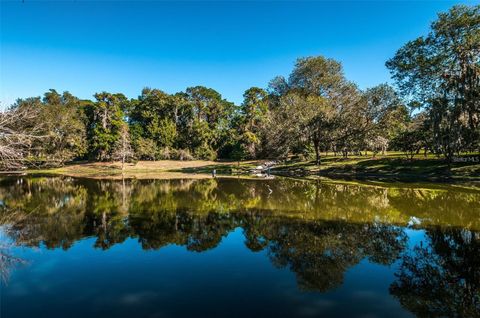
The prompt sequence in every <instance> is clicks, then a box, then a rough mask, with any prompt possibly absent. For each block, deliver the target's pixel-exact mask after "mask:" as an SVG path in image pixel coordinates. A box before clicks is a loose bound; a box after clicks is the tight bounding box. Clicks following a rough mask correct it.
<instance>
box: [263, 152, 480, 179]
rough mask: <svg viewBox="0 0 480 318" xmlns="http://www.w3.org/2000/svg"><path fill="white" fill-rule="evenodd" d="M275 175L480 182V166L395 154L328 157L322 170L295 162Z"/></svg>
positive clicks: (285, 164) (281, 167) (277, 168)
mask: <svg viewBox="0 0 480 318" xmlns="http://www.w3.org/2000/svg"><path fill="white" fill-rule="evenodd" d="M477 156H478V154H477ZM272 171H274V172H280V173H282V172H283V173H287V174H307V175H311V174H319V175H324V176H330V177H341V176H351V177H362V178H365V179H369V178H372V179H373V178H382V177H383V178H386V179H401V180H406V181H407V180H412V181H416V180H419V181H421V180H430V181H436V180H438V181H440V180H448V179H462V180H471V181H478V180H479V179H480V162H454V163H452V164H451V165H450V167H449V166H448V164H447V163H446V162H445V160H443V159H439V158H437V157H435V156H433V155H431V154H430V155H427V156H426V157H425V156H423V154H421V155H416V156H415V157H414V158H413V159H411V160H410V159H407V158H406V157H405V156H404V155H403V154H401V153H398V152H392V153H388V154H387V155H385V156H379V155H377V156H376V157H373V156H372V154H367V155H363V156H349V157H348V158H342V157H341V156H332V155H329V156H326V155H324V156H323V157H322V162H321V164H320V165H319V166H318V165H316V164H315V162H314V161H295V160H291V161H286V162H285V163H283V164H281V165H278V166H277V167H275V168H274V169H272Z"/></svg>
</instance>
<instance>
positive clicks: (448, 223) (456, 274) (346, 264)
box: [0, 178, 480, 318]
mask: <svg viewBox="0 0 480 318" xmlns="http://www.w3.org/2000/svg"><path fill="white" fill-rule="evenodd" d="M269 189H270V190H273V191H270V190H269ZM0 198H1V202H2V203H3V204H4V206H5V207H6V208H4V209H3V210H2V211H4V212H5V213H4V215H3V216H7V217H10V219H8V218H7V221H3V223H7V224H10V223H11V224H13V226H10V227H9V228H6V227H5V226H3V225H1V228H0V243H1V244H2V246H3V247H2V250H1V252H3V254H2V255H4V256H5V255H14V256H15V257H18V258H20V259H22V260H24V261H25V262H26V263H25V264H16V265H15V266H10V267H9V266H3V267H2V266H1V264H0V269H1V268H9V269H10V271H9V272H10V273H11V276H10V278H9V279H8V281H7V282H6V283H2V290H1V292H2V293H1V304H2V308H1V314H2V318H4V317H7V318H8V317H29V318H30V317H36V316H39V314H38V313H42V315H41V316H45V317H62V318H63V317H97V316H100V317H224V316H228V317H318V316H326V317H385V316H387V317H411V316H413V314H414V313H415V312H417V313H418V312H422V311H423V310H426V311H425V312H427V313H428V314H429V315H430V316H452V315H456V316H466V317H469V316H475V314H476V309H477V308H480V304H477V303H475V302H474V301H475V293H478V291H479V290H480V287H479V282H476V281H475V279H476V278H477V280H478V277H479V276H478V275H479V274H478V269H479V268H480V260H479V255H480V234H479V232H478V228H479V227H480V222H479V217H478V215H479V214H480V210H479V206H480V205H479V204H478V201H479V198H480V194H479V193H478V192H475V191H460V190H458V189H448V188H442V189H441V190H437V189H417V188H414V187H409V186H403V187H401V188H400V187H399V188H381V187H370V186H359V185H343V184H333V185H330V184H323V183H321V182H307V181H299V180H290V179H283V178H278V179H275V180H268V181H258V180H256V181H254V180H235V179H209V180H172V181H166V180H155V181H151V180H143V181H140V180H129V181H125V182H111V181H93V180H84V179H71V178H68V179H61V178H38V179H35V178H31V179H28V178H25V179H22V182H16V181H15V179H8V178H7V179H0ZM0 206H1V204H0ZM9 207H15V210H14V211H16V212H15V213H13V214H9V213H8V211H9V210H8V208H9ZM17 213H18V214H17ZM0 217H1V215H0ZM17 219H18V220H17ZM1 220H2V219H0V221H1ZM8 220H10V221H8ZM0 224H2V222H0ZM7 230H8V235H4V233H3V232H5V231H7ZM15 244H17V245H15ZM5 259H6V258H2V262H3V261H4V260H5ZM5 264H6V263H5ZM5 264H4V265H5ZM431 268H433V269H434V270H435V271H433V272H432V271H430V269H431ZM417 282H424V283H423V285H418V284H417ZM456 282H459V283H456ZM464 285H465V286H466V285H468V288H464ZM446 286H448V287H446ZM418 288H420V289H418ZM472 295H473V296H472ZM477 299H478V297H477ZM465 300H467V301H472V300H473V303H472V302H471V303H465ZM25 304H28V306H27V305H25ZM432 304H434V305H432ZM437 304H440V305H437ZM418 306H419V307H418ZM442 306H443V307H442ZM476 306H477V307H476ZM478 311H480V310H478ZM479 316H480V315H479Z"/></svg>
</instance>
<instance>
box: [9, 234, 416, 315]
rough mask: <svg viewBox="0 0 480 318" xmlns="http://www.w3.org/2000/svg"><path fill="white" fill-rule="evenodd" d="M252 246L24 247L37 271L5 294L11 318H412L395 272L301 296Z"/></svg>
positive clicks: (376, 270) (239, 242)
mask: <svg viewBox="0 0 480 318" xmlns="http://www.w3.org/2000/svg"><path fill="white" fill-rule="evenodd" d="M244 241H245V238H244V236H243V234H242V229H240V228H237V229H236V230H235V231H233V232H231V233H230V234H229V235H228V236H227V237H226V238H224V239H223V240H222V242H221V243H220V244H219V245H218V246H217V247H216V248H214V249H211V250H208V251H204V252H201V253H198V252H189V251H186V249H185V248H184V247H182V246H176V245H169V246H166V247H164V248H161V249H160V250H150V251H145V250H142V249H141V247H140V245H139V244H138V243H137V241H136V240H135V239H128V240H127V241H125V242H124V243H122V244H117V245H114V246H112V247H111V248H110V249H108V250H105V251H102V250H100V249H94V248H93V247H92V246H93V244H94V239H84V240H81V241H79V242H77V243H75V244H74V245H73V246H72V247H71V248H70V249H68V250H67V251H64V250H61V249H54V250H47V249H44V248H41V249H37V250H34V249H29V248H16V251H15V252H16V254H17V255H18V256H21V257H23V258H25V259H28V260H29V264H28V265H25V266H22V267H21V268H19V269H17V270H15V271H14V273H13V275H12V277H11V284H8V285H7V286H3V288H2V289H3V291H2V303H3V304H4V306H3V313H4V314H5V316H4V317H31V316H32V315H33V314H34V313H38V312H42V313H44V314H45V316H48V317H65V314H66V313H68V316H69V317H77V316H78V317H80V316H89V315H99V314H101V315H107V316H112V317H121V316H129V315H132V314H134V315H135V316H136V317H143V316H147V314H148V315H149V317H150V316H151V315H153V316H155V315H158V316H167V317H168V316H175V317H192V316H195V317H211V316H214V315H216V314H223V313H227V315H228V316H230V317H246V316H250V317H251V316H259V317H264V316H270V315H274V316H277V317H281V316H299V317H315V316H318V315H327V316H338V317H345V316H346V315H348V316H350V317H367V316H368V317H374V316H377V317H381V316H385V315H387V314H388V315H389V316H391V317H408V316H409V314H408V312H406V311H405V310H404V309H402V308H401V306H400V305H399V303H398V301H396V300H395V299H394V298H393V297H392V296H390V295H389V293H388V286H389V284H390V282H391V281H392V280H393V279H394V277H393V270H394V268H395V267H396V266H395V265H393V266H390V267H389V266H382V265H376V264H372V263H370V262H369V261H367V260H363V261H361V262H360V263H359V264H358V265H356V266H354V267H352V268H351V269H349V270H348V271H347V272H346V273H345V275H344V279H343V285H341V286H340V287H338V288H335V289H333V290H330V291H327V292H325V293H319V292H315V291H302V290H299V289H298V286H297V282H296V279H295V277H294V274H293V273H292V272H291V271H290V270H289V269H287V268H275V267H274V266H272V263H271V262H270V261H269V259H268V255H267V252H265V251H261V252H259V253H252V252H251V251H250V250H249V249H248V248H246V247H245V244H244ZM25 303H28V304H29V305H28V306H25V305H24V304H25Z"/></svg>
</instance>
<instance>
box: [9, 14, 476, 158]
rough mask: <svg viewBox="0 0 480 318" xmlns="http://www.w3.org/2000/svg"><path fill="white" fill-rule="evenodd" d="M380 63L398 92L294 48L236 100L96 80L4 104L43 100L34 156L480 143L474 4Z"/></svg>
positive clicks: (259, 153)
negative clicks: (288, 62)
mask: <svg viewBox="0 0 480 318" xmlns="http://www.w3.org/2000/svg"><path fill="white" fill-rule="evenodd" d="M387 67H388V68H389V69H390V70H391V72H392V76H393V78H394V79H395V80H396V83H397V86H398V88H399V90H398V92H397V91H396V90H395V89H394V88H393V87H391V86H389V85H387V84H381V85H379V86H376V87H373V88H370V89H366V90H360V89H359V88H358V87H357V86H356V85H355V83H353V82H351V81H349V80H348V79H347V78H346V77H345V75H344V73H343V69H342V65H341V64H340V63H339V62H338V61H336V60H334V59H330V58H325V57H323V56H316V57H306V58H300V59H298V60H297V61H296V63H295V66H294V68H293V70H292V72H291V73H290V75H289V76H288V77H282V76H278V77H276V78H274V79H273V80H272V81H271V82H270V83H269V85H268V88H267V89H262V88H258V87H252V88H249V89H247V90H246V91H245V93H244V101H243V103H242V104H241V105H234V104H233V103H231V102H229V101H227V100H225V99H224V98H223V97H222V96H221V95H220V93H218V92H217V91H215V90H214V89H212V88H207V87H203V86H196V87H189V88H187V89H186V90H185V91H184V92H179V93H176V94H168V93H165V92H163V91H161V90H159V89H152V88H145V89H143V91H142V92H141V94H140V96H138V98H134V99H128V98H127V97H125V96H124V95H123V94H112V93H108V92H101V93H97V94H95V95H94V97H95V99H94V100H93V101H90V100H79V99H78V98H76V97H74V96H72V95H71V94H69V93H68V92H64V93H63V94H62V95H60V94H58V93H57V92H56V91H55V90H50V91H49V92H47V93H45V95H44V98H43V99H41V98H39V97H37V98H27V99H21V100H18V101H17V103H16V104H15V105H13V106H12V108H11V109H19V108H24V107H33V108H35V109H36V110H38V109H40V111H39V115H38V116H35V119H34V121H36V122H37V124H38V125H40V126H41V127H42V134H40V137H39V138H38V139H37V141H36V142H34V143H33V144H32V145H30V144H29V145H28V151H26V153H27V154H28V155H29V157H30V158H31V159H32V160H31V161H30V162H55V163H60V164H61V163H63V162H65V161H69V160H75V159H91V160H100V161H105V160H114V159H119V158H122V160H125V159H130V158H136V159H138V160H159V159H180V160H189V159H194V158H195V159H210V160H213V159H217V158H230V159H235V160H240V159H253V158H286V157H287V156H289V155H297V156H300V157H302V158H305V159H308V158H315V161H316V163H317V164H320V163H321V158H320V154H321V153H322V152H333V153H334V154H335V155H337V154H341V155H342V156H344V157H347V156H348V155H349V154H362V151H365V150H370V151H373V152H374V154H377V153H380V152H381V153H382V154H384V153H385V151H386V150H387V149H393V150H402V151H404V152H405V153H406V155H407V156H408V157H413V155H414V154H416V153H418V152H419V151H421V150H422V149H423V150H424V152H425V154H426V153H427V152H431V153H434V154H436V155H437V156H443V157H445V158H446V159H447V160H448V161H449V162H450V161H451V160H452V159H453V156H454V155H455V154H458V153H460V152H476V151H478V150H479V147H480V6H471V7H467V6H455V7H453V8H452V9H451V10H450V11H449V12H447V13H442V14H440V15H439V18H438V20H437V21H435V22H434V23H433V24H432V30H431V32H430V33H429V34H428V35H427V36H426V37H420V38H418V39H416V40H413V41H411V42H408V43H407V44H406V45H405V46H403V47H402V48H400V50H398V52H397V53H396V54H395V56H394V57H393V58H392V59H391V60H389V61H388V62H387ZM33 124H34V123H33ZM33 124H32V125H33ZM132 150H133V152H132Z"/></svg>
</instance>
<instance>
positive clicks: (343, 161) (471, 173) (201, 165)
mask: <svg viewBox="0 0 480 318" xmlns="http://www.w3.org/2000/svg"><path fill="white" fill-rule="evenodd" d="M266 161H267V160H251V161H240V162H237V161H235V162H232V161H204V160H194V161H174V160H160V161H138V162H136V163H128V164H125V167H124V169H123V170H122V167H121V163H119V162H83V163H73V164H67V165H65V166H63V167H60V168H51V169H29V170H26V171H24V173H27V174H37V175H38V174H50V175H66V176H74V177H87V178H116V177H120V178H121V177H124V178H139V179H146V178H206V177H211V173H212V171H213V170H216V172H217V174H218V175H221V176H249V175H251V172H252V170H254V169H255V167H257V166H259V165H262V164H263V163H265V162H266ZM271 173H272V174H275V175H282V176H289V177H301V178H305V177H308V178H311V177H320V178H329V179H333V180H345V181H352V180H359V181H369V182H428V183H443V184H445V183H446V184H463V185H468V186H475V187H480V163H479V162H455V163H452V164H451V166H450V167H448V164H447V163H446V162H445V161H443V160H441V159H438V158H434V157H432V156H427V157H424V156H423V155H419V156H416V157H415V158H413V159H412V160H408V159H406V158H404V157H402V156H401V155H399V154H398V153H397V154H396V153H392V154H389V155H387V156H377V157H376V158H375V157H372V156H371V155H364V156H352V157H349V158H341V157H338V156H337V157H336V156H324V157H323V160H322V163H321V165H319V166H317V165H316V164H315V163H314V162H313V161H302V160H289V161H285V162H278V163H277V164H276V165H275V166H273V167H272V168H271Z"/></svg>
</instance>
